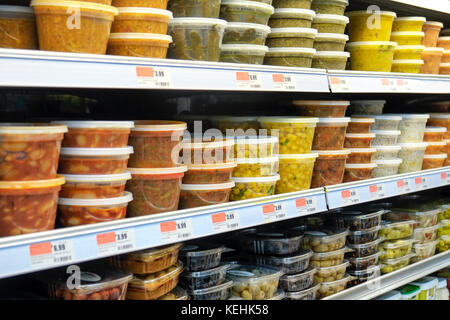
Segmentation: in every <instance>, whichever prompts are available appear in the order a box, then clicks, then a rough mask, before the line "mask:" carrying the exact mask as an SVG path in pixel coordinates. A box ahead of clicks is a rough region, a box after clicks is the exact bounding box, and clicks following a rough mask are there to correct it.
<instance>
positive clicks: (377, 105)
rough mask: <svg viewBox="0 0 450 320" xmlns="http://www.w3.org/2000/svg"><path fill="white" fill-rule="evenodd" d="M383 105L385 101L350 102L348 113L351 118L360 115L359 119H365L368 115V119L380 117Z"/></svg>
mask: <svg viewBox="0 0 450 320" xmlns="http://www.w3.org/2000/svg"><path fill="white" fill-rule="evenodd" d="M385 104H386V100H352V101H351V103H350V107H349V111H350V113H351V114H352V116H355V115H361V117H367V116H368V115H370V117H373V116H374V115H381V114H382V113H383V109H384V105H385ZM400 120H401V119H400ZM375 125H376V122H375V124H374V126H375ZM372 129H375V128H372Z"/></svg>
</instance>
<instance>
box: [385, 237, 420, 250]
mask: <svg viewBox="0 0 450 320" xmlns="http://www.w3.org/2000/svg"><path fill="white" fill-rule="evenodd" d="M414 242H415V240H414V239H412V238H408V239H398V240H388V241H384V242H382V243H381V245H380V246H381V247H382V248H383V249H398V248H401V247H405V246H409V245H412V244H413V243H414Z"/></svg>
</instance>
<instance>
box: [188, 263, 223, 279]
mask: <svg viewBox="0 0 450 320" xmlns="http://www.w3.org/2000/svg"><path fill="white" fill-rule="evenodd" d="M228 268H229V265H227V264H224V265H221V266H218V267H215V268H212V269H208V270H203V271H194V272H183V273H182V274H181V277H182V278H199V277H207V276H211V275H214V274H217V273H218V272H224V271H226V270H227V269H228Z"/></svg>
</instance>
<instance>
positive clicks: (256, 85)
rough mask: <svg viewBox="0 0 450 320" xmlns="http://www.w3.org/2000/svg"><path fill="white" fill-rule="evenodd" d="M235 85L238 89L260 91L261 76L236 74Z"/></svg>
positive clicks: (244, 73) (252, 73) (243, 73)
mask: <svg viewBox="0 0 450 320" xmlns="http://www.w3.org/2000/svg"><path fill="white" fill-rule="evenodd" d="M236 84H237V86H238V88H240V89H261V88H262V76H261V73H260V72H245V71H237V72H236Z"/></svg>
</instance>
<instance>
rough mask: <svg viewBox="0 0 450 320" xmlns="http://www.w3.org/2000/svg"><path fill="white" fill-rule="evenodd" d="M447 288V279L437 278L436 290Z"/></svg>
mask: <svg viewBox="0 0 450 320" xmlns="http://www.w3.org/2000/svg"><path fill="white" fill-rule="evenodd" d="M444 288H447V278H438V284H437V286H436V289H444Z"/></svg>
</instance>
